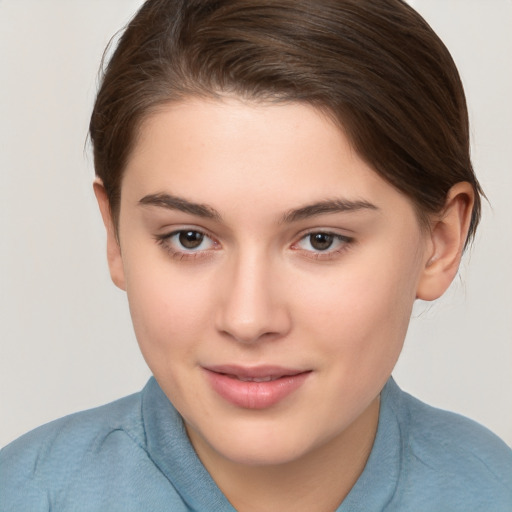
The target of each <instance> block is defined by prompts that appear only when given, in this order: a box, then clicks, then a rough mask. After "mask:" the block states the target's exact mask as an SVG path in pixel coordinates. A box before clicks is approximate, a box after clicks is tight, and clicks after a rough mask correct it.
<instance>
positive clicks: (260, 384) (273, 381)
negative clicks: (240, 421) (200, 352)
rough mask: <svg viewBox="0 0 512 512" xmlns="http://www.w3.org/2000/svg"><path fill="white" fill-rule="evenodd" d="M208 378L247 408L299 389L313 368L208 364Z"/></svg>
mask: <svg viewBox="0 0 512 512" xmlns="http://www.w3.org/2000/svg"><path fill="white" fill-rule="evenodd" d="M204 371H205V374H206V378H207V380H208V382H209V384H210V386H211V388H212V389H213V391H215V393H216V394H218V395H219V396H220V397H221V398H222V399H223V400H225V401H227V402H229V403H230V404H232V405H235V406H236V407H240V408H243V409H266V408H269V407H272V406H274V405H277V404H278V403H279V402H281V401H282V400H284V399H285V398H287V397H288V396H290V395H291V394H292V393H294V392H295V391H297V390H298V389H299V388H300V387H301V386H302V385H303V383H304V382H305V381H306V380H307V378H308V377H309V376H310V375H311V373H312V372H311V371H310V370H308V371H303V370H294V369H287V368H279V367H270V366H260V367H254V368H245V367H238V366H236V367H235V366H214V367H207V368H204Z"/></svg>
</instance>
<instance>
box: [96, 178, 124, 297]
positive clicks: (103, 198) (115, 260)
mask: <svg viewBox="0 0 512 512" xmlns="http://www.w3.org/2000/svg"><path fill="white" fill-rule="evenodd" d="M93 187H94V194H95V195H96V199H97V201H98V206H99V207H100V212H101V217H102V218H103V224H104V225H105V229H106V230H107V260H108V267H109V269H110V277H111V278H112V281H113V282H114V284H115V285H116V286H117V287H118V288H121V290H126V285H125V279H124V267H123V258H122V256H121V246H120V245H119V241H118V238H117V232H116V228H115V226H114V222H113V220H112V212H111V210H110V202H109V200H108V197H107V192H106V191H105V187H104V186H103V182H102V181H101V179H99V178H96V179H95V180H94V184H93Z"/></svg>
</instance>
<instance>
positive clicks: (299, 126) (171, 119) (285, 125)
mask: <svg viewBox="0 0 512 512" xmlns="http://www.w3.org/2000/svg"><path fill="white" fill-rule="evenodd" d="M155 193H172V194H174V195H180V196H183V197H188V198H191V199H193V200H194V201H197V202H204V203H208V204H211V205H212V206H214V207H215V208H216V209H217V210H223V209H225V208H231V207H234V206H236V205H244V206H245V207H246V208H248V207H249V204H248V201H253V202H257V204H251V207H255V208H256V207H260V209H261V208H268V209H271V210H273V211H277V210H279V209H280V210H286V209H287V208H293V207H296V206H297V204H301V203H309V202H314V201H318V200H322V199H327V198H331V197H333V196H336V197H339V196H342V197H344V198H348V199H350V200H363V201H364V200H366V201H371V202H375V201H378V202H381V201H383V200H397V199H400V200H402V201H405V202H407V203H408V201H407V199H406V198H405V196H403V194H401V193H399V192H398V191H396V189H394V188H393V187H392V186H391V185H389V184H388V183H387V182H385V181H384V180H383V179H382V178H381V177H380V176H379V175H378V174H377V173H376V172H375V171H374V170H373V169H372V168H371V167H370V166H369V165H368V164H367V163H366V162H365V161H364V160H363V159H362V158H360V156H359V155H358V154H357V152H356V151H355V150H354V149H353V147H352V145H351V144H350V142H349V140H348V138H347V136H346V135H345V134H344V132H343V130H342V129H340V128H339V127H338V126H336V125H335V124H334V122H333V121H332V120H331V119H330V118H329V117H328V116H327V115H325V114H324V113H323V112H321V111H320V110H318V109H316V108H314V107H312V106H310V105H305V104H300V103H278V104H269V103H260V102H258V103H256V102H249V101H241V100H239V99H237V98H224V99H222V100H204V99H189V100H187V101H183V102H179V103H172V104H169V105H166V106H164V107H162V108H161V109H159V110H158V111H156V112H155V113H153V114H152V115H150V116H149V117H148V118H147V119H145V121H144V122H143V123H142V125H141V128H140V132H139V135H138V139H137V142H136V144H135V147H134V150H133V152H132V154H131V157H130V159H129V161H128V165H127V168H126V172H125V176H124V179H123V193H122V196H127V195H133V197H131V200H132V201H136V200H138V199H140V197H143V196H145V195H148V194H155Z"/></svg>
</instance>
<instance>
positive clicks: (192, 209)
mask: <svg viewBox="0 0 512 512" xmlns="http://www.w3.org/2000/svg"><path fill="white" fill-rule="evenodd" d="M139 204H141V205H144V206H158V207H160V208H166V209H168V210H178V211H180V212H185V213H190V214H191V215H196V216H198V217H203V218H205V219H216V220H220V218H221V216H220V214H219V212H217V210H215V209H214V208H212V207H210V206H208V205H205V204H200V203H194V202H192V201H188V200H187V199H184V198H182V197H177V196H172V195H170V194H149V195H147V196H144V197H143V198H142V199H141V200H140V201H139Z"/></svg>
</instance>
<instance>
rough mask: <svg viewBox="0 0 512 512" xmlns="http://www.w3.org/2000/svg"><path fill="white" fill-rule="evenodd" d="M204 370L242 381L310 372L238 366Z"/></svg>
mask: <svg viewBox="0 0 512 512" xmlns="http://www.w3.org/2000/svg"><path fill="white" fill-rule="evenodd" d="M204 369H205V370H208V371H210V372H215V373H222V374H225V375H234V376H235V377H238V378H242V379H263V378H267V377H270V378H273V379H276V378H279V377H288V376H292V375H299V374H301V373H306V372H308V371H310V370H302V369H297V368H286V367H283V366H275V365H259V366H239V365H235V364H223V365H213V366H204Z"/></svg>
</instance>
